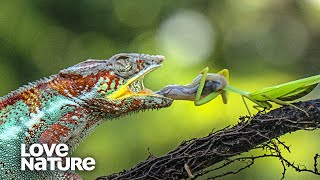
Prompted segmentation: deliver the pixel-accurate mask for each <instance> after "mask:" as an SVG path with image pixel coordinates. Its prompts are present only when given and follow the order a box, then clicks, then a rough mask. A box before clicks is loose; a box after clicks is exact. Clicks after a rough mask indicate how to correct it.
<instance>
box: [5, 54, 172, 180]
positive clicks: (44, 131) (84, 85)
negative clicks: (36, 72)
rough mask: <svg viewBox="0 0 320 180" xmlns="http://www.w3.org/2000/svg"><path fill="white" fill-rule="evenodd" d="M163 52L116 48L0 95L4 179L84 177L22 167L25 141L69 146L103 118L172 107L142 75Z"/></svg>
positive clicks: (158, 62)
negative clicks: (103, 57)
mask: <svg viewBox="0 0 320 180" xmlns="http://www.w3.org/2000/svg"><path fill="white" fill-rule="evenodd" d="M163 59H164V57H163V56H151V55H141V54H118V55H115V56H113V57H111V58H110V59H108V60H87V61H84V62H82V63H79V64H77V65H75V66H72V67H70V68H67V69H64V70H62V71H60V72H59V74H57V75H53V76H50V77H49V78H45V79H42V80H39V81H36V82H34V83H30V84H29V85H27V86H24V87H22V88H20V89H18V90H16V91H13V92H12V93H10V94H9V95H7V96H5V97H3V98H1V99H0V179H55V178H57V179H80V177H79V176H78V175H77V174H75V173H74V172H71V171H67V172H60V171H54V172H52V171H38V172H37V171H21V170H20V166H21V165H20V159H21V156H20V147H21V144H22V143H24V144H26V145H27V147H28V146H30V145H31V144H33V143H46V144H49V145H50V144H54V143H65V144H67V145H68V146H69V149H70V151H73V149H74V148H75V147H76V146H77V145H78V144H79V143H80V142H81V141H82V140H83V139H84V138H85V137H86V136H87V135H88V134H89V133H90V132H92V130H93V129H94V128H95V127H97V126H98V125H99V124H101V123H102V122H103V120H105V119H112V118H115V117H119V116H123V115H126V114H128V113H130V112H133V111H139V110H145V109H154V108H163V107H168V106H170V105H171V103H172V101H173V100H172V99H170V98H166V97H164V96H161V95H157V94H154V93H153V92H152V91H150V90H148V89H144V87H143V84H142V78H143V76H144V75H145V74H147V73H149V72H150V71H152V70H154V69H156V68H157V67H159V66H160V64H161V62H162V61H163Z"/></svg>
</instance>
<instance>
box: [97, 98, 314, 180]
mask: <svg viewBox="0 0 320 180" xmlns="http://www.w3.org/2000/svg"><path fill="white" fill-rule="evenodd" d="M294 105H296V106H298V107H299V108H301V109H304V110H306V111H307V112H308V115H309V116H307V115H306V114H305V113H304V112H302V111H301V110H299V109H297V108H294V107H292V106H283V107H281V108H278V109H275V110H272V111H270V112H268V113H259V114H257V115H255V116H254V117H253V118H252V119H251V120H250V119H249V118H248V117H241V118H240V122H239V123H238V124H237V125H235V126H233V127H226V128H224V129H221V130H218V131H215V132H212V133H211V134H209V135H208V136H206V137H202V138H195V139H191V140H188V141H185V142H182V143H181V145H180V146H178V147H177V148H176V149H174V150H172V151H170V152H169V153H167V154H165V155H163V156H161V157H155V156H153V155H150V157H149V158H148V159H146V160H145V161H143V162H141V163H139V164H138V165H136V166H135V167H133V168H131V169H130V170H125V171H123V172H120V173H115V174H111V175H108V176H102V177H98V178H97V179H104V180H106V179H108V180H109V179H182V178H184V179H186V178H191V179H192V178H196V177H199V176H202V175H204V174H207V173H209V172H214V171H217V170H221V169H222V168H224V167H226V166H228V165H230V164H233V163H236V162H241V163H243V166H242V167H240V168H239V169H236V170H233V171H230V170H227V172H224V173H222V174H219V175H215V176H214V177H212V179H214V178H218V177H223V176H226V175H228V174H236V173H238V172H240V171H242V170H243V169H246V168H248V167H250V166H252V164H253V163H254V160H255V159H258V158H266V157H275V158H278V159H279V160H280V161H281V163H282V165H283V173H282V177H283V178H284V176H285V173H286V167H292V168H293V169H295V170H296V171H308V172H312V173H314V174H318V175H320V174H319V172H318V169H317V159H318V158H319V155H318V154H316V155H315V157H314V167H313V168H312V169H307V168H306V167H303V166H299V165H295V164H294V163H291V162H290V161H288V160H287V159H285V158H284V157H283V156H282V154H281V151H280V148H279V146H283V147H284V149H286V150H288V151H289V152H290V149H289V147H288V146H286V145H285V143H284V142H281V141H280V140H278V139H277V138H278V137H280V136H282V135H284V134H287V133H291V132H294V131H297V130H315V129H317V128H319V127H320V99H316V100H310V101H305V102H299V103H295V104H294ZM258 148H260V149H261V148H262V149H266V150H267V152H268V153H266V154H263V155H257V156H247V157H242V156H238V155H240V154H242V153H244V152H248V151H250V150H252V149H258ZM209 167H210V168H209ZM210 179H211V178H210Z"/></svg>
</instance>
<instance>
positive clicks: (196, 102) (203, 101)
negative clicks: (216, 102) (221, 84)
mask: <svg viewBox="0 0 320 180" xmlns="http://www.w3.org/2000/svg"><path fill="white" fill-rule="evenodd" d="M208 71H209V68H208V67H206V68H204V69H203V70H202V71H201V74H202V76H201V79H200V83H199V87H198V90H197V93H196V98H195V100H194V105H196V106H201V105H203V104H206V103H208V102H209V101H211V100H212V99H214V98H216V97H217V96H218V95H219V94H222V92H221V91H217V92H212V93H211V94H209V95H208V96H206V97H204V98H202V99H201V94H202V91H203V88H204V85H205V83H206V80H207V73H208ZM222 98H223V99H224V98H226V97H223V96H222ZM224 100H225V99H224Z"/></svg>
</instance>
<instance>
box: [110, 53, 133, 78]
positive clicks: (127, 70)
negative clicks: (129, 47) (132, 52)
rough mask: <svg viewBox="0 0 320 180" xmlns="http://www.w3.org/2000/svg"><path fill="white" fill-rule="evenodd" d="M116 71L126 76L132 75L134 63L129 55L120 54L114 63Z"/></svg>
mask: <svg viewBox="0 0 320 180" xmlns="http://www.w3.org/2000/svg"><path fill="white" fill-rule="evenodd" d="M113 67H114V70H115V72H116V73H117V74H118V75H119V76H122V77H124V78H127V77H129V76H131V75H132V73H133V71H132V64H131V61H130V59H129V57H126V56H120V57H118V59H117V60H116V61H115V62H114V64H113Z"/></svg>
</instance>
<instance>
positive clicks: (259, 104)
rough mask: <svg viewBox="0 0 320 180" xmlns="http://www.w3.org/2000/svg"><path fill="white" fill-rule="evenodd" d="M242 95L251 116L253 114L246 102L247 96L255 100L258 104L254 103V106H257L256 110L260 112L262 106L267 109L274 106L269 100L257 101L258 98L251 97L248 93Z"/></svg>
mask: <svg viewBox="0 0 320 180" xmlns="http://www.w3.org/2000/svg"><path fill="white" fill-rule="evenodd" d="M241 96H242V100H243V102H244V105H245V106H246V109H247V111H248V113H249V115H250V116H251V113H250V110H249V108H248V105H247V103H246V101H245V98H247V99H249V100H250V101H252V102H254V103H255V104H256V105H254V106H253V108H255V109H256V110H258V111H259V112H260V111H261V108H262V109H263V110H266V109H270V108H271V107H272V105H271V104H270V103H269V102H267V101H257V100H255V99H253V98H251V97H250V96H249V95H246V94H243V95H241Z"/></svg>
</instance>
